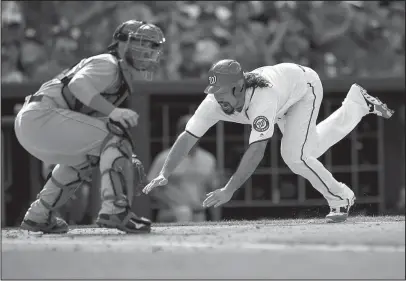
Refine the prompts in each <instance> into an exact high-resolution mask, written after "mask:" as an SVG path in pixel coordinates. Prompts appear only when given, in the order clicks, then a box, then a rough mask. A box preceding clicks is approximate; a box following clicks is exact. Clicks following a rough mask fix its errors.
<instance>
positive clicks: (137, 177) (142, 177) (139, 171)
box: [132, 154, 147, 196]
mask: <svg viewBox="0 0 406 281" xmlns="http://www.w3.org/2000/svg"><path fill="white" fill-rule="evenodd" d="M132 164H133V170H134V194H135V196H140V195H141V194H142V189H143V188H144V187H145V186H146V185H147V175H146V174H145V170H144V165H143V164H142V162H141V161H140V159H138V158H137V155H135V154H133V156H132Z"/></svg>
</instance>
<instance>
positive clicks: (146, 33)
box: [113, 20, 165, 80]
mask: <svg viewBox="0 0 406 281" xmlns="http://www.w3.org/2000/svg"><path fill="white" fill-rule="evenodd" d="M113 40H114V41H115V44H118V42H125V43H126V49H125V53H124V59H125V60H126V61H127V62H128V63H129V64H130V65H131V66H132V67H133V68H135V69H137V70H139V71H143V72H144V73H145V75H144V77H145V78H146V79H147V80H150V79H152V72H153V71H154V70H155V69H156V68H157V67H158V65H159V61H160V59H161V55H162V52H163V44H164V43H165V36H164V34H163V32H162V30H161V29H160V28H159V27H157V26H156V25H154V24H148V23H146V22H143V21H137V20H129V21H126V22H124V23H122V24H121V25H120V26H118V27H117V29H116V31H115V32H114V34H113ZM149 78H150V79H149Z"/></svg>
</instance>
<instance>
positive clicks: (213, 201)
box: [203, 187, 234, 208]
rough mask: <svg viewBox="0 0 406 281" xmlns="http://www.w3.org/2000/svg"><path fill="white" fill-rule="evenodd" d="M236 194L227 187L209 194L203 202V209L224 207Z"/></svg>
mask: <svg viewBox="0 0 406 281" xmlns="http://www.w3.org/2000/svg"><path fill="white" fill-rule="evenodd" d="M233 194H234V192H233V191H231V190H229V189H226V188H225V187H223V188H220V189H216V190H214V191H212V192H210V193H208V194H206V196H207V197H206V199H205V200H204V201H203V207H207V208H208V207H211V206H214V207H215V208H216V207H218V206H220V205H223V204H224V203H227V202H228V201H230V199H231V197H233Z"/></svg>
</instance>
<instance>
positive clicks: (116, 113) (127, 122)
mask: <svg viewBox="0 0 406 281" xmlns="http://www.w3.org/2000/svg"><path fill="white" fill-rule="evenodd" d="M109 117H110V119H112V120H113V121H116V122H120V124H121V125H123V126H124V128H131V127H135V126H137V124H138V118H139V115H138V113H137V112H135V111H133V110H131V109H128V108H118V107H116V108H115V109H114V110H113V111H112V112H111V113H110V115H109Z"/></svg>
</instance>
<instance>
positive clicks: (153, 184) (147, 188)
mask: <svg viewBox="0 0 406 281" xmlns="http://www.w3.org/2000/svg"><path fill="white" fill-rule="evenodd" d="M167 183H168V179H167V178H165V177H164V176H163V175H159V176H157V177H156V178H155V179H153V180H152V181H151V182H150V183H149V184H147V185H146V186H145V187H144V189H143V190H142V192H144V193H145V194H148V193H149V192H150V191H151V190H152V189H154V188H155V187H157V186H163V185H166V184H167Z"/></svg>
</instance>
